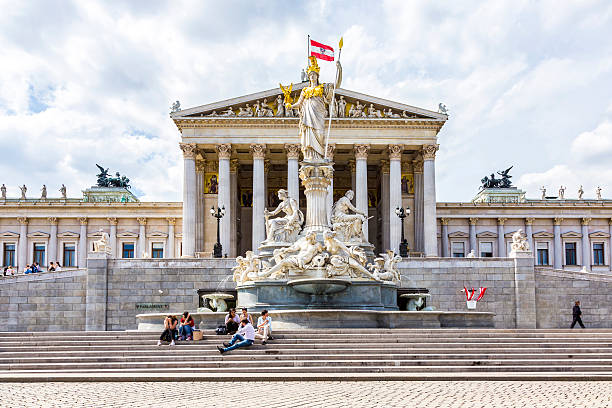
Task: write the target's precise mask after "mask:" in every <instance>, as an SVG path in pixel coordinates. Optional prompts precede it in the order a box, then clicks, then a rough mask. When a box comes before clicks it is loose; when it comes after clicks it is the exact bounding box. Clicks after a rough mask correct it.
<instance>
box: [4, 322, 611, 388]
mask: <svg viewBox="0 0 612 408" xmlns="http://www.w3.org/2000/svg"><path fill="white" fill-rule="evenodd" d="M158 337H159V335H158V334H155V333H140V332H51V333H6V332H5V333H0V381H4V382H6V381H20V382H21V381H132V380H148V381H165V380H183V381H186V380H197V381H213V380H237V379H240V380H266V379H267V380H376V379H381V380H389V379H396V380H441V379H453V380H459V379H494V380H501V379H513V380H514V379H556V380H563V379H567V380H576V379H600V380H601V379H606V380H612V329H586V330H582V329H576V330H573V331H572V330H547V329H542V330H496V329H362V330H357V329H319V330H302V331H298V330H294V331H289V330H285V331H277V332H275V333H274V337H275V339H274V340H273V341H270V342H268V344H267V345H262V344H261V342H260V341H259V340H256V342H255V344H254V345H253V346H251V347H250V348H243V349H238V350H235V351H233V352H229V353H226V354H223V355H221V354H219V352H218V351H217V349H216V346H217V345H220V344H221V342H222V341H227V340H228V339H229V336H216V335H214V333H206V334H205V335H204V339H203V340H201V341H189V342H177V345H176V346H174V347H170V346H168V345H163V346H157V345H156V344H157V339H158Z"/></svg>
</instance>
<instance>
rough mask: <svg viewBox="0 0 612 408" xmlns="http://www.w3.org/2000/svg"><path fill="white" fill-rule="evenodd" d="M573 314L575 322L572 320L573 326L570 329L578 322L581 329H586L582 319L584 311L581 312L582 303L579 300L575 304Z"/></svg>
mask: <svg viewBox="0 0 612 408" xmlns="http://www.w3.org/2000/svg"><path fill="white" fill-rule="evenodd" d="M572 314H573V315H574V320H572V325H571V327H570V328H572V329H573V328H574V326H575V325H576V322H578V324H579V325H580V327H582V328H583V329H584V324H582V319H581V318H580V317H581V316H582V310H580V301H578V300H577V301H576V303H574V309H573V310H572Z"/></svg>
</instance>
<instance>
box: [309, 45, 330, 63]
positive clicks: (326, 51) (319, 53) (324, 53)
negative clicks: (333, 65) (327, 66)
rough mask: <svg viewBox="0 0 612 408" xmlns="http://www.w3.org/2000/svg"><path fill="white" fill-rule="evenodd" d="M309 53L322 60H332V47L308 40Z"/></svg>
mask: <svg viewBox="0 0 612 408" xmlns="http://www.w3.org/2000/svg"><path fill="white" fill-rule="evenodd" d="M310 47H311V48H310V55H312V56H313V57H317V58H318V59H320V60H324V61H333V60H334V49H333V48H332V47H330V46H329V45H325V44H321V43H320V42H316V41H314V40H310Z"/></svg>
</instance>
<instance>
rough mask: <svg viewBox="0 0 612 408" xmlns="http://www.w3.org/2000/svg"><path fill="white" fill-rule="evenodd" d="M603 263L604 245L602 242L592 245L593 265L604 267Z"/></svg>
mask: <svg viewBox="0 0 612 408" xmlns="http://www.w3.org/2000/svg"><path fill="white" fill-rule="evenodd" d="M605 264H606V263H605V262H604V244H603V242H595V243H594V244H593V265H605Z"/></svg>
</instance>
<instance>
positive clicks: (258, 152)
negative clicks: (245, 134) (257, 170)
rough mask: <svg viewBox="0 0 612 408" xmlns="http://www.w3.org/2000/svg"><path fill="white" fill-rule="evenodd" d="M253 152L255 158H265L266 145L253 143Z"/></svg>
mask: <svg viewBox="0 0 612 408" xmlns="http://www.w3.org/2000/svg"><path fill="white" fill-rule="evenodd" d="M251 154H252V155H253V159H259V160H263V159H264V158H265V157H266V145H265V144H258V143H253V144H251Z"/></svg>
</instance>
